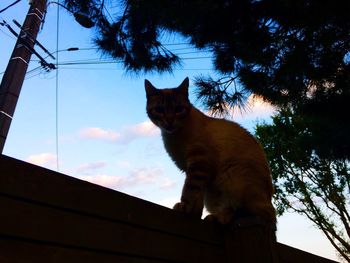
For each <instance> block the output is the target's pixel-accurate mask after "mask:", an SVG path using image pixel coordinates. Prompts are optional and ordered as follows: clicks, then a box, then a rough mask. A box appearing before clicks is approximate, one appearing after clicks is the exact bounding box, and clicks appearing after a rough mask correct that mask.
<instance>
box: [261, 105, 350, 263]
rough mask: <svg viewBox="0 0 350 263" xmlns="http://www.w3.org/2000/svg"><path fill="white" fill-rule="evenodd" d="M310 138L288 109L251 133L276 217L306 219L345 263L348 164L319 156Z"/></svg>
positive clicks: (349, 235)
mask: <svg viewBox="0 0 350 263" xmlns="http://www.w3.org/2000/svg"><path fill="white" fill-rule="evenodd" d="M312 135H313V134H312V129H310V125H309V123H308V124H306V123H305V121H304V118H301V117H300V116H299V115H298V114H297V113H295V112H294V111H292V110H290V109H287V110H285V109H284V110H281V111H280V112H279V114H277V115H276V116H274V117H273V123H272V124H260V125H257V127H256V136H257V138H258V139H259V140H260V142H261V143H262V145H263V147H264V150H265V152H266V154H267V157H268V160H269V163H270V167H271V172H272V176H273V179H274V187H275V195H274V201H275V205H276V208H277V212H278V213H279V214H282V213H284V212H285V211H287V210H289V211H293V212H297V213H299V214H301V215H303V216H305V217H307V218H308V219H309V220H311V221H312V222H313V223H314V224H315V225H316V226H317V227H318V228H319V229H320V230H321V231H322V232H323V233H324V234H325V236H326V237H327V238H328V240H329V241H330V242H331V244H332V245H333V246H334V247H335V248H336V249H337V251H338V253H339V255H340V256H341V257H342V258H343V259H345V260H347V261H348V262H350V202H349V198H348V196H349V193H350V166H349V162H348V161H345V160H336V159H329V158H324V157H322V156H319V155H318V154H317V153H316V151H315V148H314V147H315V146H314V145H315V144H314V143H313V136H312Z"/></svg>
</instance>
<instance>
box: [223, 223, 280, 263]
mask: <svg viewBox="0 0 350 263" xmlns="http://www.w3.org/2000/svg"><path fill="white" fill-rule="evenodd" d="M273 228H274V227H272V226H269V225H268V224H266V223H264V222H263V221H262V220H261V219H260V218H257V217H247V218H241V219H238V220H236V221H234V222H233V223H232V224H230V225H229V226H227V230H226V233H225V250H226V254H227V259H228V260H227V262H228V263H278V256H277V251H276V240H275V233H274V231H275V230H274V229H273Z"/></svg>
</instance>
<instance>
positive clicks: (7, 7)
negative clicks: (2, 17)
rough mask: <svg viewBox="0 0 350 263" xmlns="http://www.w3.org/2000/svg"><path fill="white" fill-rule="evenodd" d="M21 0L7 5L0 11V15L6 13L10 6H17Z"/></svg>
mask: <svg viewBox="0 0 350 263" xmlns="http://www.w3.org/2000/svg"><path fill="white" fill-rule="evenodd" d="M20 1H21V0H16V1H14V2H13V3H12V4H9V5H8V6H6V7H5V8H3V9H1V10H0V14H1V13H2V12H4V11H6V10H7V9H9V8H10V7H11V6H14V5H15V4H17V3H18V2H20Z"/></svg>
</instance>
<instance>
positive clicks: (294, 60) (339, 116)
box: [65, 0, 350, 159]
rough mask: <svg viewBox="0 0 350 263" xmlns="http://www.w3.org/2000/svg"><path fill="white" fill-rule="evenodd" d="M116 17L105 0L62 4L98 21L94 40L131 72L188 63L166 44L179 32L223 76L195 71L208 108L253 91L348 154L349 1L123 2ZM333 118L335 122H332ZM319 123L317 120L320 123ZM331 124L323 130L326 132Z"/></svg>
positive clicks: (337, 152)
mask: <svg viewBox="0 0 350 263" xmlns="http://www.w3.org/2000/svg"><path fill="white" fill-rule="evenodd" d="M115 2H116V3H119V6H120V8H121V10H123V12H121V15H120V16H117V17H115V18H114V19H113V21H112V20H110V19H108V17H107V16H106V15H105V13H104V12H103V10H104V1H97V0H89V1H84V0H65V3H66V4H67V6H68V7H69V8H71V9H73V10H74V11H80V12H85V13H88V14H90V15H91V17H92V18H93V19H94V20H95V22H96V28H97V37H96V40H95V41H96V44H97V45H98V47H99V48H100V49H101V51H102V52H104V53H105V54H107V55H109V56H111V57H113V58H115V59H117V60H120V61H122V62H123V65H124V66H125V69H126V70H129V71H133V72H147V71H153V70H155V71H158V72H165V71H171V70H172V69H173V68H174V67H175V66H176V65H178V64H179V63H180V62H181V59H180V58H179V56H178V55H176V54H175V53H174V52H172V51H170V50H169V49H167V47H166V46H165V45H164V43H162V39H164V35H165V34H180V35H182V36H184V38H185V39H187V40H188V43H189V44H190V45H192V46H193V47H194V48H197V49H199V50H206V51H208V52H211V54H212V60H213V65H214V68H215V70H216V71H217V73H219V74H220V75H221V77H219V78H218V79H213V78H212V77H211V76H198V77H197V78H196V80H195V84H196V86H197V94H198V97H199V98H200V99H201V100H202V102H203V104H204V106H205V107H207V108H210V109H212V110H214V111H218V112H221V113H224V112H225V110H226V109H227V106H232V105H239V104H242V102H244V98H246V97H248V95H250V94H252V93H254V94H257V95H260V96H262V97H263V98H264V99H265V100H267V101H269V102H271V103H272V104H275V105H278V106H296V105H298V108H299V111H300V112H303V115H304V116H305V117H306V119H308V120H309V119H311V118H312V119H313V122H314V123H313V127H315V130H318V131H319V133H317V132H316V131H315V132H314V133H313V134H314V135H315V136H316V138H319V143H322V142H324V141H326V139H327V138H329V137H336V138H337V139H334V140H333V141H332V144H327V145H326V146H325V147H323V148H322V147H320V148H322V149H321V152H322V154H327V155H329V156H333V157H334V156H336V157H337V158H339V159H341V158H350V147H349V144H350V143H349V140H350V139H349V136H348V134H350V122H349V121H348V120H349V118H348V116H347V115H346V114H345V112H346V111H347V106H346V105H347V102H348V101H349V100H350V92H349V85H350V64H349V63H350V34H349V32H350V19H349V15H348V10H350V1H340V0H339V1H336V0H325V1H318V0H278V1H277V0H239V1H238V0H204V1H203V0H192V1H184V0H180V1H172V0H147V1H146V0H124V1H115ZM330 120H331V122H330V123H329V121H330ZM316 123H318V124H319V125H318V126H317V125H316ZM325 126H326V129H324V128H325Z"/></svg>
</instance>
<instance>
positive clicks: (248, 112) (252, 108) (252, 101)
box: [206, 94, 276, 122]
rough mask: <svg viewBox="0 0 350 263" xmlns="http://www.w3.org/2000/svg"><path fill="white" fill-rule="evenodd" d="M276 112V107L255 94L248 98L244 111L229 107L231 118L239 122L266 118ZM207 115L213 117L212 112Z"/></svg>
mask: <svg viewBox="0 0 350 263" xmlns="http://www.w3.org/2000/svg"><path fill="white" fill-rule="evenodd" d="M275 112H276V108H275V107H274V106H272V105H271V104H270V103H268V102H266V101H264V100H263V99H262V98H261V97H259V96H257V95H254V94H252V95H250V96H249V97H248V99H247V101H246V103H245V105H244V108H243V109H242V110H240V109H238V108H232V107H230V106H228V116H229V118H231V119H233V120H234V121H238V122H240V121H246V120H255V119H257V118H266V117H269V116H271V115H273V114H274V113H275ZM206 114H207V115H209V116H213V114H212V112H211V111H209V112H206Z"/></svg>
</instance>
